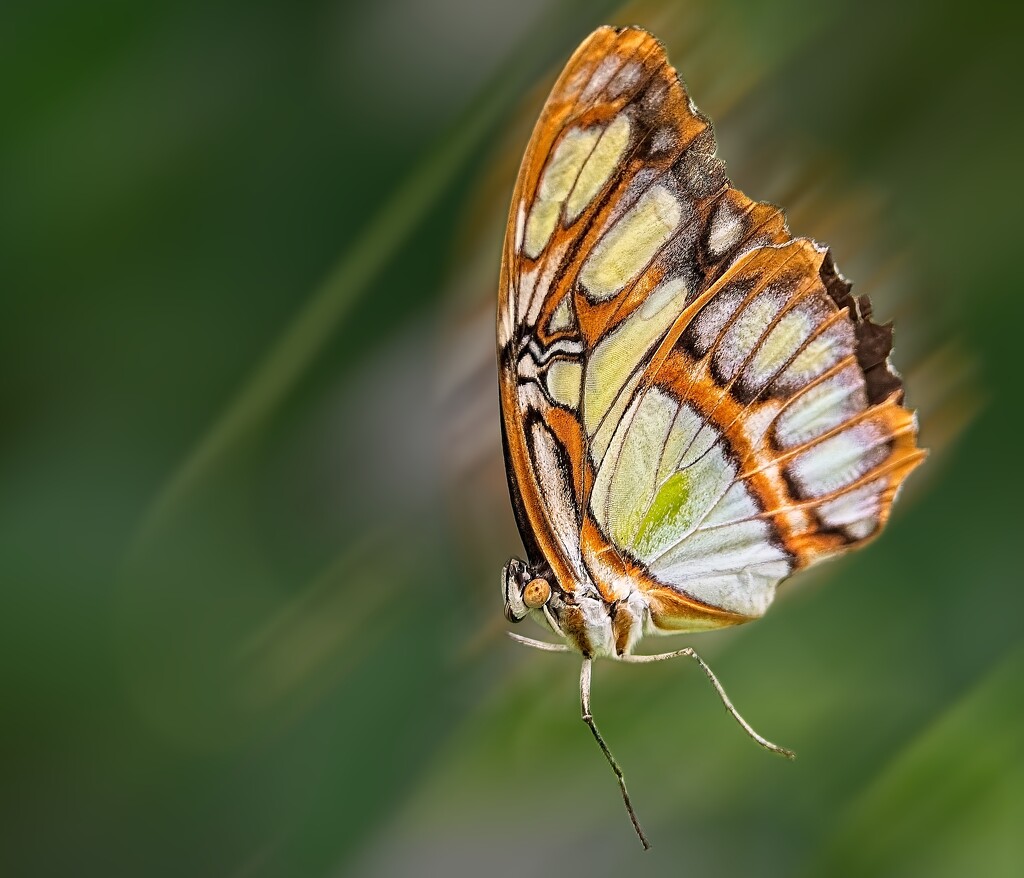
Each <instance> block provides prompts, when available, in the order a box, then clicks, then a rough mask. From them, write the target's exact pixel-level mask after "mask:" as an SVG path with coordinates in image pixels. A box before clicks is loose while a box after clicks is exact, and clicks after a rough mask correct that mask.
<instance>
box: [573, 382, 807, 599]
mask: <svg viewBox="0 0 1024 878" xmlns="http://www.w3.org/2000/svg"><path fill="white" fill-rule="evenodd" d="M591 511H592V512H593V514H594V517H595V519H596V520H597V522H598V523H599V525H600V526H601V528H602V530H603V532H604V533H605V534H606V535H607V537H608V538H609V540H610V541H611V542H612V544H613V545H614V546H615V547H616V548H617V549H618V550H619V551H620V552H621V553H622V554H623V555H625V556H628V557H631V558H632V559H634V560H635V561H638V562H640V563H642V564H644V565H645V566H647V568H648V569H649V571H650V573H651V575H652V576H654V577H655V578H656V579H658V580H659V581H661V582H664V583H665V584H666V585H670V586H674V587H677V588H680V589H681V590H683V591H685V592H686V593H687V594H689V595H691V596H692V597H695V598H697V599H698V600H701V601H704V602H706V603H709V604H711V605H713V606H716V607H721V608H722V609H726V610H730V611H732V612H737V613H742V614H744V615H751V616H754V615H761V614H762V613H764V611H765V610H766V609H767V608H768V605H769V604H770V603H771V600H772V598H773V597H774V594H775V585H776V584H777V583H778V582H779V581H780V580H781V579H783V578H784V577H785V576H786V575H787V574H788V573H789V569H790V565H789V561H788V559H787V557H786V555H785V553H784V552H782V550H781V549H779V548H778V547H777V546H776V545H774V544H773V542H772V541H771V539H770V533H769V526H768V525H767V524H766V523H765V522H763V521H761V520H760V519H759V518H758V517H757V505H756V503H755V502H754V500H753V498H752V496H751V495H750V493H749V490H748V489H747V488H746V486H745V485H744V484H743V483H742V482H737V481H736V469H735V466H734V465H733V464H732V463H731V461H730V460H729V458H728V455H727V452H726V449H725V447H724V442H723V441H721V436H720V435H719V434H718V433H717V431H716V430H715V429H714V428H713V427H712V426H711V425H709V424H707V423H705V422H703V421H702V420H701V419H700V418H699V417H698V416H697V414H696V413H695V412H694V411H693V409H691V408H690V407H689V406H688V405H684V404H680V403H679V402H678V401H677V400H676V399H675V398H674V397H673V396H671V395H670V394H668V393H666V392H664V391H663V390H661V389H659V388H656V387H655V388H651V389H649V390H648V391H647V392H645V393H642V394H641V395H640V396H639V397H638V398H637V399H634V400H633V402H632V404H631V405H630V406H629V408H628V409H627V411H626V413H625V415H624V416H623V417H622V419H621V420H620V421H619V422H618V424H617V426H616V428H615V431H614V434H613V436H612V439H611V441H610V443H609V445H608V450H607V453H606V454H605V456H604V459H603V461H602V463H601V466H600V467H599V468H598V471H597V475H596V477H595V481H594V490H593V492H592V495H591Z"/></svg>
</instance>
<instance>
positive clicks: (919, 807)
mask: <svg viewBox="0 0 1024 878" xmlns="http://www.w3.org/2000/svg"><path fill="white" fill-rule="evenodd" d="M1022 678H1024V648H1021V647H1019V646H1018V647H1016V648H1015V649H1013V650H1012V651H1011V653H1010V655H1009V656H1008V657H1007V658H1005V659H1004V660H1003V661H1001V662H1000V663H999V664H998V665H997V666H996V667H995V668H994V669H993V670H992V671H991V672H989V673H988V674H987V675H986V676H985V677H984V678H983V679H982V681H981V682H980V683H978V684H977V685H976V686H975V687H973V689H971V690H970V691H969V692H968V693H967V694H966V695H965V696H964V697H963V698H961V699H960V700H959V701H958V702H956V703H955V704H954V705H953V706H952V707H951V708H950V709H949V710H947V711H946V712H945V713H944V714H943V715H941V716H940V717H939V718H938V719H937V720H936V721H935V722H933V723H931V724H930V725H929V726H927V727H926V728H925V729H924V731H923V732H922V733H921V734H920V735H918V736H917V737H916V739H915V740H914V741H913V742H912V743H911V745H910V746H909V747H908V748H907V749H906V750H905V751H904V752H903V753H902V755H901V756H899V757H898V758H897V759H896V760H895V761H894V762H893V764H891V765H890V766H889V767H888V769H887V770H886V771H885V772H883V773H882V774H881V775H880V776H879V777H878V778H877V779H876V780H875V781H874V782H873V783H872V784H871V785H870V786H869V787H868V789H867V790H866V791H865V792H864V793H863V795H861V796H860V797H859V798H858V799H857V800H856V801H855V802H854V804H853V806H852V807H851V809H850V810H849V811H848V812H847V814H846V815H845V819H843V818H840V819H839V820H838V821H837V824H836V834H835V835H834V836H833V838H832V841H831V843H830V844H829V845H828V846H827V847H826V848H825V850H824V852H823V855H822V857H821V858H820V859H819V860H818V861H817V862H816V863H815V864H814V868H813V869H811V870H810V874H813V875H829V876H841V875H851V876H852V875H875V876H883V875H910V874H914V875H932V876H936V878H938V876H943V875H949V876H957V875H964V874H971V873H973V872H974V871H975V867H976V866H977V864H978V863H985V868H984V872H985V874H986V875H989V876H1000V875H1006V876H1007V878H1009V876H1011V875H1018V874H1020V873H1019V871H1018V870H1019V869H1020V865H1021V856H1022V854H1024V844H1021V843H1020V842H1019V839H1020V827H1021V826H1024V688H1022V687H1021V683H1020V681H1021V679H1022ZM1011 839H1015V840H1016V841H1014V842H1011V841H1010V840H1011ZM1014 846H1016V850H1013V847H1014Z"/></svg>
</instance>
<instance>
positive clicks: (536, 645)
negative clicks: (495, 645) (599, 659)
mask: <svg viewBox="0 0 1024 878" xmlns="http://www.w3.org/2000/svg"><path fill="white" fill-rule="evenodd" d="M505 633H506V634H508V636H509V637H511V638H512V639H513V640H514V641H516V643H521V644H523V645H524V646H530V647H533V649H542V650H544V652H574V650H573V648H572V647H571V646H569V645H568V644H566V643H548V642H547V641H546V640H534V639H533V638H532V637H523V635H522V634H515V633H514V632H512V631H506V632H505Z"/></svg>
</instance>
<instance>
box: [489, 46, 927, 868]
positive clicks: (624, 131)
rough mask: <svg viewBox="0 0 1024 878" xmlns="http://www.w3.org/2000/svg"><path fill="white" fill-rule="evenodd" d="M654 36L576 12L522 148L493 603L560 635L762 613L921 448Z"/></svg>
mask: <svg viewBox="0 0 1024 878" xmlns="http://www.w3.org/2000/svg"><path fill="white" fill-rule="evenodd" d="M715 151H716V144H715V138H714V134H713V131H712V127H711V122H710V121H709V120H708V119H707V117H705V116H703V115H702V114H701V113H700V112H699V111H698V110H697V108H696V107H695V106H694V103H693V101H692V100H691V99H690V97H689V95H688V94H687V92H686V89H685V87H684V85H683V84H682V82H681V81H680V79H679V77H678V75H677V73H676V71H675V70H674V69H673V68H672V67H671V66H670V65H669V62H668V58H667V57H666V54H665V50H664V48H663V47H662V45H661V44H660V43H659V42H658V41H657V40H656V39H655V38H654V37H653V36H652V35H651V34H649V33H647V32H646V31H644V30H642V29H640V28H636V27H626V28H612V27H601V28H599V29H598V30H596V31H595V32H594V33H593V34H591V36H590V37H588V38H587V39H586V40H585V41H584V42H583V44H582V45H581V46H580V47H579V49H577V50H576V53H575V54H574V55H573V56H572V58H571V59H570V60H569V62H568V65H567V66H566V68H565V70H564V71H563V72H562V74H561V76H560V77H559V78H558V80H557V82H556V83H555V85H554V88H553V90H552V92H551V95H550V96H549V98H548V100H547V103H546V104H545V106H544V108H543V110H542V112H541V115H540V119H539V120H538V122H537V125H536V127H535V128H534V131H533V135H532V137H531V139H530V142H529V145H528V146H527V148H526V153H525V155H524V157H523V161H522V165H521V167H520V171H519V176H518V179H517V181H516V184H515V190H514V193H513V196H512V205H511V209H510V211H509V220H508V226H507V230H506V236H505V243H504V249H503V252H502V261H501V276H500V286H499V293H498V312H497V343H498V344H497V348H498V368H499V390H500V401H501V412H502V438H503V445H504V452H505V462H506V469H507V472H508V481H509V491H510V494H511V498H512V504H513V507H514V510H515V514H516V520H517V523H518V526H519V531H520V534H521V536H522V540H523V544H524V547H525V549H526V560H525V561H522V560H517V559H513V560H511V561H509V563H508V565H507V566H506V567H505V569H504V572H503V576H502V590H503V595H504V602H505V615H506V617H507V618H508V619H509V621H512V622H518V621H521V620H522V619H523V618H525V617H526V616H528V615H530V614H534V615H536V616H539V617H540V618H541V619H542V620H544V621H545V622H546V623H547V625H548V626H549V627H550V628H551V630H552V631H553V632H554V633H555V634H556V635H558V637H559V638H560V640H561V642H560V643H547V642H544V641H539V640H534V639H532V638H527V637H521V636H519V635H512V636H513V637H514V638H515V639H517V640H519V641H521V642H523V643H525V644H527V645H529V646H534V647H536V648H539V649H545V650H550V651H558V652H568V651H572V652H577V653H579V654H581V655H582V657H583V665H582V670H581V674H580V697H581V705H582V714H583V720H584V721H585V722H586V723H587V725H588V726H589V728H590V731H591V733H592V734H593V736H594V738H595V739H596V741H597V743H598V745H599V746H600V748H601V750H602V752H603V753H604V756H605V758H606V759H607V760H608V762H609V764H610V765H611V767H612V769H613V770H614V772H615V775H616V777H617V778H618V782H619V787H620V792H621V794H622V797H623V801H624V802H625V805H626V809H627V812H628V814H629V816H630V818H631V820H632V822H633V825H634V828H635V830H636V833H637V835H638V836H639V838H640V840H641V842H642V843H643V845H644V847H645V848H646V847H648V842H647V839H646V837H645V836H644V833H643V830H642V829H641V826H640V823H639V821H638V819H637V817H636V813H635V811H634V809H633V806H632V803H631V801H630V798H629V794H628V792H627V790H626V785H625V780H624V778H623V774H622V771H621V769H620V768H619V766H618V764H617V762H616V761H615V759H614V757H613V756H612V754H611V751H610V750H609V749H608V747H607V745H606V743H605V741H604V739H603V738H602V736H601V733H600V732H599V730H598V727H597V725H596V723H595V722H594V719H593V716H592V714H591V708H590V680H591V669H592V663H593V660H594V659H595V658H599V657H608V658H611V659H615V660H619V661H624V662H634V663H638V662H639V663H643V662H651V661H661V660H664V659H669V658H674V657H688V658H690V659H692V660H694V661H696V662H697V663H698V664H699V665H700V666H701V668H702V669H703V670H704V672H705V673H706V674H707V676H708V678H709V679H710V681H711V683H712V684H713V685H714V686H715V688H716V689H717V691H718V694H719V696H720V697H721V698H722V701H723V702H724V704H725V706H726V708H727V709H728V710H729V712H730V713H731V714H732V716H733V717H734V718H735V719H736V720H737V721H738V722H739V723H740V725H741V726H742V727H743V728H744V729H745V730H746V731H747V733H748V734H750V735H751V736H752V737H753V738H754V739H755V740H756V741H757V742H758V743H760V744H761V745H762V746H764V747H766V748H767V749H769V750H773V751H775V752H778V753H781V754H783V755H786V756H792V754H791V753H790V752H789V751H788V750H785V749H784V748H782V747H779V746H778V745H776V744H772V743H771V742H770V741H767V740H766V739H764V738H762V737H761V736H760V735H759V734H757V733H756V732H755V731H754V730H753V729H752V728H751V727H750V726H749V724H747V722H746V721H745V720H744V719H743V718H742V717H741V716H740V714H739V713H738V712H737V711H736V710H735V708H734V707H733V706H732V704H731V702H730V701H729V699H728V697H727V696H726V694H725V691H724V689H722V687H721V685H720V684H719V682H718V680H717V679H716V678H715V676H714V674H713V673H712V672H711V670H710V668H708V666H707V665H706V664H705V663H704V662H703V660H702V659H701V658H700V657H699V656H698V655H697V653H695V652H694V651H693V650H692V649H690V648H687V649H682V650H675V651H673V652H669V653H662V654H657V655H643V654H635V653H634V652H633V649H634V648H635V647H636V645H637V643H638V642H639V640H640V639H641V638H642V637H643V636H644V635H653V634H670V633H676V632H699V631H704V630H710V629H715V628H721V627H723V626H727V625H737V624H740V623H743V622H747V621H750V620H752V619H756V618H758V617H760V616H762V615H763V614H764V613H765V611H766V610H767V609H768V607H769V605H770V604H771V603H772V600H773V598H774V596H775V592H776V589H777V587H778V585H779V583H780V582H782V581H783V580H784V579H786V578H787V577H789V576H790V575H791V574H793V573H795V572H797V571H798V570H802V569H804V568H806V567H809V566H810V565H812V564H814V563H816V562H817V561H820V560H822V559H823V558H827V557H829V556H832V555H836V554H839V553H842V552H845V551H847V550H849V549H851V548H854V547H857V546H859V545H861V544H863V543H865V542H867V541H869V540H870V539H872V538H873V537H875V536H876V535H877V534H878V533H879V532H880V531H881V530H882V528H883V527H884V526H885V523H886V520H887V519H888V516H889V510H890V507H891V505H892V503H893V500H894V499H895V496H896V494H897V492H898V490H899V488H900V486H901V484H902V483H903V481H904V479H906V477H907V475H908V474H909V473H910V471H911V470H913V469H914V467H915V466H917V465H918V464H919V463H920V462H921V461H922V460H923V458H924V456H925V452H924V451H923V450H922V449H920V448H918V447H917V423H916V418H915V415H914V413H913V412H911V411H909V410H907V409H906V408H905V407H904V406H903V404H902V403H903V387H902V383H901V381H900V378H899V376H898V375H897V373H896V372H895V371H894V370H893V369H892V367H891V366H890V364H889V359H888V358H889V352H890V350H891V347H892V327H891V325H881V326H880V325H876V324H875V323H873V322H872V321H871V319H870V318H871V306H870V303H869V301H868V299H867V298H866V297H860V298H855V297H853V296H852V295H851V292H850V290H851V285H850V284H849V283H848V282H847V281H846V279H845V278H844V277H843V276H842V274H840V273H839V271H838V269H837V268H836V266H835V263H834V261H833V259H832V256H831V253H830V252H829V250H828V249H827V248H826V247H824V246H822V245H820V244H818V243H816V242H815V241H813V240H810V239H808V238H794V237H793V236H792V235H791V234H790V232H789V230H788V228H787V226H786V221H785V218H784V217H783V215H782V212H781V211H780V210H779V209H777V208H776V207H773V206H771V205H769V204H763V203H758V202H755V201H752V200H751V199H749V198H747V197H746V196H745V195H744V194H743V193H742V192H740V191H739V190H738V189H736V188H734V187H733V186H732V185H731V184H730V182H729V179H728V178H727V176H726V173H725V169H724V166H723V164H722V162H721V160H720V159H718V158H717V157H716V155H715Z"/></svg>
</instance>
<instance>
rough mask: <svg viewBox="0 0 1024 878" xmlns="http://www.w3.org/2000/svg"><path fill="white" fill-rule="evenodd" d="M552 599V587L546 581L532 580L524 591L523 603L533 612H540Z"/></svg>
mask: <svg viewBox="0 0 1024 878" xmlns="http://www.w3.org/2000/svg"><path fill="white" fill-rule="evenodd" d="M549 597H551V586H550V585H548V581H547V580H546V579H531V580H530V581H529V582H528V583H526V588H524V589H523V603H524V604H526V606H528V607H529V608H530V609H531V610H539V609H540V608H541V607H543V606H544V604H546V603H547V602H548V598H549Z"/></svg>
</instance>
